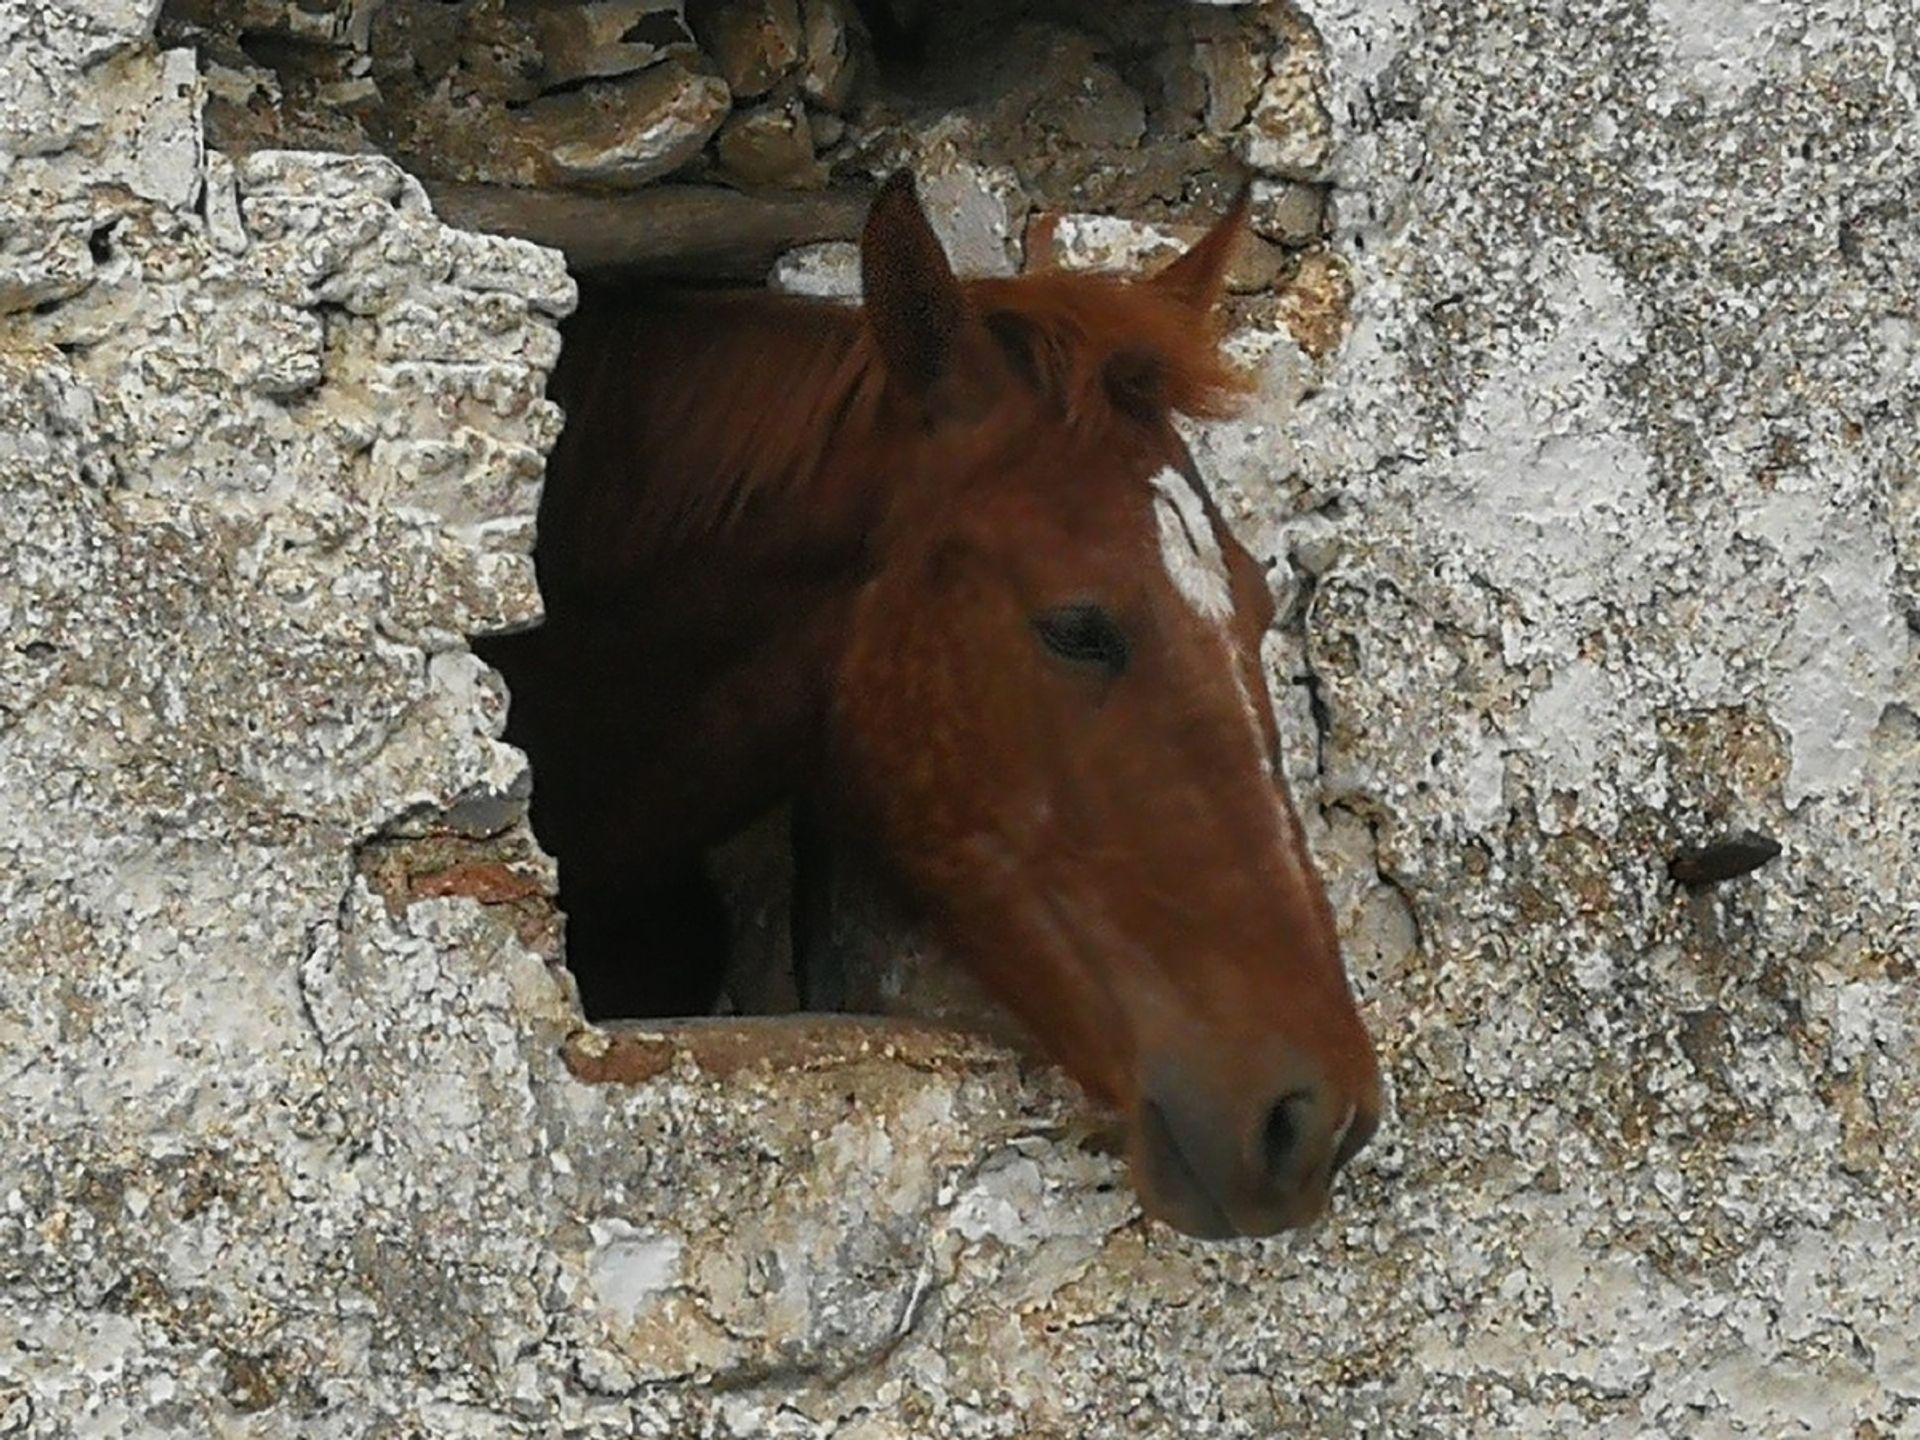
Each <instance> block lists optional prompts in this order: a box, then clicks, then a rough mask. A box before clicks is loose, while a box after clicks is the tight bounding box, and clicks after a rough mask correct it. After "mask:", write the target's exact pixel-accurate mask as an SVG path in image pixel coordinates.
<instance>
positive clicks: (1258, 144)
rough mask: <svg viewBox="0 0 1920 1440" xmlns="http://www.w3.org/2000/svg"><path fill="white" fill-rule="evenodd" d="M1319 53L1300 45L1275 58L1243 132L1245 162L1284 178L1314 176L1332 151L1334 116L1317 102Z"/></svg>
mask: <svg viewBox="0 0 1920 1440" xmlns="http://www.w3.org/2000/svg"><path fill="white" fill-rule="evenodd" d="M1322 63H1323V62H1322V58H1321V57H1320V56H1319V55H1318V54H1317V53H1316V52H1314V51H1312V50H1310V49H1308V48H1307V47H1306V46H1304V45H1290V46H1288V47H1287V49H1285V50H1284V51H1282V52H1281V53H1280V54H1279V55H1277V56H1275V57H1274V60H1273V64H1272V67H1271V69H1270V71H1269V73H1268V75H1267V81H1266V84H1264V85H1263V86H1261V88H1260V96H1259V99H1258V100H1257V101H1256V102H1255V103H1254V107H1253V118H1252V120H1251V122H1250V123H1249V124H1248V126H1247V128H1246V130H1245V131H1244V132H1243V135H1244V139H1243V140H1242V141H1241V153H1242V156H1243V158H1244V159H1245V160H1246V162H1247V164H1248V165H1250V166H1252V167H1253V168H1254V169H1255V170H1258V171H1261V172H1262V173H1263V174H1267V175H1278V176H1280V177H1282V178H1284V179H1288V180H1316V179H1318V178H1320V176H1321V174H1322V172H1324V171H1325V169H1326V167H1327V161H1328V160H1329V159H1331V158H1332V156H1333V120H1332V117H1330V116H1329V115H1328V114H1327V110H1326V106H1325V105H1324V104H1323V103H1322V101H1321V88H1322V86H1321V75H1320V67H1321V64H1322Z"/></svg>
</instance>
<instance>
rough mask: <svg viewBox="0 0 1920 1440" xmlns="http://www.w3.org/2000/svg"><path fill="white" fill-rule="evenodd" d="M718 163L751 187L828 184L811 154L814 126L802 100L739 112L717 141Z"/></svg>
mask: <svg viewBox="0 0 1920 1440" xmlns="http://www.w3.org/2000/svg"><path fill="white" fill-rule="evenodd" d="M714 152H715V154H716V155H717V156H718V157H719V160H720V167H721V168H722V169H723V170H725V171H726V172H727V174H728V175H729V176H731V177H732V178H733V179H735V180H739V181H741V182H742V183H744V184H747V185H776V186H779V187H781V188H783V189H812V188H814V187H816V186H819V185H823V184H825V183H826V172H825V171H824V170H823V169H822V168H821V167H820V165H819V163H818V162H817V161H816V160H815V159H814V158H813V127H812V126H810V125H809V124H808V123H807V112H806V107H805V106H803V105H802V104H801V103H800V102H799V101H798V100H787V101H783V102H778V103H775V104H770V105H761V106H759V107H757V108H755V109H752V110H743V111H739V112H737V113H736V114H735V115H734V116H733V117H732V118H731V119H730V120H728V121H727V123H726V124H725V125H724V126H723V127H722V128H721V131H720V138H719V140H718V141H717V142H715V145H714Z"/></svg>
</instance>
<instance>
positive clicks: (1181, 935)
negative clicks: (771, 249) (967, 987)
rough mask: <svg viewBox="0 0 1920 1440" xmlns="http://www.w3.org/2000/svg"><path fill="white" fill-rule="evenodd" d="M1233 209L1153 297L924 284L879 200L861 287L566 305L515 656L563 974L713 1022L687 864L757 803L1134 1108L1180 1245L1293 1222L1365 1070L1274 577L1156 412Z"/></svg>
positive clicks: (1352, 1113)
mask: <svg viewBox="0 0 1920 1440" xmlns="http://www.w3.org/2000/svg"><path fill="white" fill-rule="evenodd" d="M1244 208H1245V201H1244V196H1243V197H1242V200H1241V202H1240V203H1239V204H1237V205H1236V206H1235V207H1234V210H1233V212H1232V213H1231V214H1229V215H1228V216H1227V217H1226V218H1225V219H1224V220H1223V221H1221V222H1220V223H1219V224H1218V225H1216V226H1215V227H1214V228H1213V230H1212V231H1210V232H1209V233H1208V234H1207V235H1206V236H1205V237H1204V238H1203V239H1202V240H1200V241H1199V242H1198V243H1197V244H1196V245H1195V246H1194V247H1193V248H1192V249H1191V250H1189V251H1188V252H1187V253H1186V254H1185V255H1183V256H1182V257H1181V258H1180V259H1178V260H1176V261H1175V262H1174V263H1173V264H1172V265H1171V266H1170V267H1168V268H1167V269H1166V270H1165V271H1163V272H1161V274H1159V275H1158V276H1156V277H1154V278H1153V279H1151V280H1148V281H1142V282H1130V281H1124V280H1120V279H1115V278H1111V277H1102V276H1095V275H1086V274H1071V273H1064V272H1060V271H1057V270H1046V271H1042V272H1038V273H1034V274H1029V275H1025V276H1021V277H1018V278H1013V279H991V280H987V279H982V280H974V281H970V282H965V283H963V282H960V281H958V280H956V279H955V278H954V276H953V274H952V272H951V270H950V269H949V268H948V264H947V261H946V257H945V255H944V254H943V253H942V251H941V248H940V245H939V242H938V240H937V239H936V238H935V237H934V234H933V232H932V230H931V228H930V227H929V226H928V225H927V222H926V219H925V216H924V215H923V213H922V212H921V210H920V208H919V204H918V201H917V200H916V198H915V196H914V193H913V186H912V181H911V179H910V178H909V177H907V176H905V175H901V176H896V177H895V178H894V179H893V180H892V181H890V182H889V183H888V184H887V186H885V187H884V188H883V189H882V191H881V193H880V195H879V196H878V198H877V199H876V201H875V203H874V207H873V210H872V213H871V215H870V217H869V220H868V223H867V227H866V232H865V235H864V237H863V241H862V280H863V289H864V295H865V305H864V308H862V309H853V308H850V307H842V306H837V305H833V304H830V303H826V302H815V301H804V300H795V299H782V298H776V297H770V296H764V295H718V294H712V293H707V294H701V293H693V294H682V295H662V294H652V295H636V294H627V295H608V296H596V297H590V298H589V300H588V302H587V303H585V304H583V306H582V309H581V312H580V314H579V315H578V316H577V317H576V318H575V319H574V320H573V321H572V322H570V324H569V327H568V332H567V337H566V340H567V343H566V349H565V352H564V354H563V356H562V359H561V362H560V365H559V367H558V368H557V370H556V372H555V376H554V383H553V393H554V394H555V396H556V398H558V399H559V400H560V401H561V403H562V404H563V406H564V407H565V408H566V411H567V414H568V424H567V428H566V431H565V433H564V435H563V436H562V439H561V441H560V443H559V445H558V446H557V447H556V449H555V452H554V455H553V458H552V462H551V464H550V466H549V472H548V484H547V491H546V495H545V499H544V501H543V504H542V508H541V515H540V538H539V544H538V548H537V552H536V560H537V563H538V566H539V571H540V580H541V585H542V589H543V592H544V594H545V596H546V600H547V605H548V616H547V620H546V622H545V623H544V624H543V625H542V626H541V627H539V628H538V629H535V630H532V631H528V632H524V633H521V634H519V635H513V636H499V637H493V638H492V639H489V640H486V641H484V642H482V644H481V648H482V652H483V654H485V655H486V656H487V658H489V659H490V660H492V661H493V662H494V663H495V664H497V665H498V666H499V667H500V668H501V669H502V670H503V671H504V672H505V674H506V676H507V678H508V681H509V683H510V685H511V687H512V690H513V695H514V704H513V711H512V716H511V720H510V724H509V731H508V733H509V737H510V738H512V739H514V740H515V741H516V742H517V743H520V744H522V745H524V746H525V747H526V749H527V750H528V752H529V754H530V756H531V757H532V761H533V766H534V775H535V793H534V816H533V819H534V825H535V828H536V830H537V832H538V833H539V834H540V836H541V839H542V841H543V842H544V843H545V844H546V845H547V846H548V847H549V848H550V849H551V850H552V851H553V852H554V853H555V854H556V856H557V857H558V858H559V861H560V865H561V880H562V893H561V900H562V903H563V905H564V906H565V907H566V908H567V910H568V914H569V935H568V948H569V963H570V964H572V965H573V966H574V967H575V968H576V970H577V971H578V972H579V973H580V974H581V979H582V988H583V991H585V992H587V993H588V994H589V996H590V998H591V999H592V1002H593V1004H594V1005H595V1007H596V1009H597V1010H598V1011H599V1012H600V1013H614V1014H621V1013H625V1014H635V1013H656V1014H657V1013H663V1012H669V1011H674V1010H682V1011H684V1010H688V1009H699V1008H701V1007H703V1006H704V1005H707V1004H710V1003H711V1000H712V998H713V993H714V985H715V983H716V978H717V975H718V973H719V957H718V955H717V954H716V950H717V949H718V948H719V947H721V946H723V945H724V934H725V926H724V916H723V915H722V914H720V913H719V912H718V910H717V902H716V901H715V900H714V898H713V894H712V891H711V888H710V887H709V886H708V885H707V883H706V882H705V880H704V878H703V876H702V874H701V871H700V868H699V867H700V858H701V855H702V853H703V851H704V850H705V849H706V848H707V847H709V846H711V845H713V844H715V843H717V842H719V841H720V840H723V839H725V838H726V837H727V836H729V835H730V834H732V833H734V832H736V831H738V830H739V829H740V828H741V827H742V826H744V825H746V824H747V823H749V822H750V821H752V820H753V819H755V817H757V816H759V815H761V814H763V813H765V812H766V811H767V810H768V809H770V808H771V807H773V806H775V805H777V804H778V803H780V802H782V801H783V800H786V799H793V800H795V802H796V804H798V805H799V806H801V807H802V808H803V809H804V810H805V812H806V813H808V814H811V815H814V816H817V817H818V819H819V824H820V825H821V827H823V828H824V830H825V831H826V833H827V834H828V835H830V836H831V838H832V843H833V844H834V845H835V846H836V847H839V848H841V849H843V850H845V851H847V852H848V853H854V854H858V855H859V856H861V857H863V859H864V861H865V862H866V863H867V864H869V865H870V866H871V867H872V868H873V870H874V872H875V873H876V874H878V875H879V876H880V877H881V879H882V881H883V882H884V883H885V884H886V885H887V886H888V887H889V889H890V891H891V892H892V893H893V894H894V895H895V896H896V897H897V898H898V899H899V900H900V901H901V902H903V903H904V904H905V905H906V906H908V907H910V909H911V912H912V913H913V914H914V916H915V917H916V920H917V922H918V923H920V924H922V925H923V926H924V927H925V928H926V930H927V932H928V933H929V935H930V936H932V937H933V938H935V940H936V941H937V942H938V943H939V944H940V945H941V947H942V949H944V950H946V951H948V952H949V953H952V954H954V955H956V956H958V957H960V958H961V960H962V961H963V962H964V963H965V964H966V965H967V966H968V968H969V969H971V970H972V971H973V972H974V974H975V975H976V976H977V977H978V978H979V980H980V981H981V982H982V983H983V984H984V985H985V987H986V988H987V989H988V991H990V992H991V993H992V994H993V995H995V996H996V997H997V998H998V999H999V1000H1001V1001H1002V1002H1003V1003H1005V1004H1006V1005H1007V1006H1008V1008H1009V1009H1010V1010H1011V1012H1012V1013H1013V1014H1014V1015H1015V1016H1016V1017H1017V1018H1018V1019H1019V1020H1020V1021H1021V1022H1022V1023H1023V1024H1024V1025H1025V1027H1026V1028H1027V1029H1028V1030H1029V1031H1030V1032H1031V1033H1032V1034H1033V1036H1034V1037H1035V1038H1036V1041H1037V1042H1038V1043H1039V1044H1040V1045H1041V1046H1042V1047H1043V1048H1044V1049H1045V1050H1046V1051H1047V1052H1048V1053H1050V1054H1052V1055H1053V1056H1054V1057H1056V1058H1057V1059H1058V1060H1059V1061H1060V1062H1061V1063H1063V1064H1064V1065H1065V1066H1066V1067H1067V1068H1068V1069H1069V1070H1070V1071H1071V1072H1072V1073H1073V1074H1074V1075H1075V1076H1077V1077H1078V1078H1079V1079H1080V1080H1081V1082H1082V1083H1083V1084H1084V1085H1085V1086H1086V1088H1087V1089H1088V1091H1089V1092H1090V1093H1091V1094H1092V1095H1093V1096H1094V1097H1095V1098H1096V1099H1097V1100H1099V1101H1101V1102H1103V1103H1105V1104H1107V1105H1109V1106H1111V1107H1113V1108H1114V1110H1115V1111H1117V1112H1118V1114H1119V1115H1120V1116H1121V1117H1122V1118H1123V1120H1124V1122H1125V1124H1126V1127H1127V1131H1128V1135H1129V1150H1130V1156H1131V1163H1132V1172H1133V1176H1134V1180H1135V1184H1136V1187H1137V1188H1138V1190H1139V1191H1140V1193H1141V1195H1142V1198H1143V1200H1144V1202H1145V1204H1146V1206H1147V1208H1148V1209H1149V1210H1150V1211H1152V1212H1153V1213H1155V1214H1157V1215H1159V1216H1160V1217H1161V1218H1163V1219H1166V1220H1168V1221H1170V1222H1171V1223H1173V1224H1175V1225H1177V1226H1179V1227H1180V1228H1182V1229H1185V1230H1187V1231H1189V1232H1190V1233H1193V1234H1197V1235H1212V1236H1225V1235H1235V1234H1262V1233H1267V1232H1269V1231H1272V1230H1276V1229H1281V1228H1285V1227H1288V1226H1292V1225H1298V1224H1303V1223H1306V1222H1307V1221H1308V1220H1310V1219H1312V1218H1313V1217H1314V1216H1315V1215H1317V1214H1319V1213H1320V1212H1321V1210H1322V1209H1323V1208H1324V1205H1325V1203H1326V1197H1327V1193H1328V1190H1329V1187H1330V1185H1331V1182H1332V1177H1333V1175H1334V1173H1335V1172H1336V1171H1337V1170H1338V1168H1339V1166H1340V1165H1341V1164H1342V1163H1344V1162H1345V1160H1346V1159H1347V1158H1349V1157H1350V1156H1351V1155H1352V1154H1353V1152H1354V1151H1355V1150H1357V1149H1358V1148H1359V1146H1360V1145H1361V1144H1363V1143H1364V1142H1365V1140H1366V1138H1367V1136H1368V1135H1369V1134H1370V1133H1371V1132H1372V1130H1373V1128H1374V1126H1375V1125H1376V1123H1377V1120H1378V1115H1379V1107H1380V1093H1379V1073H1378V1069H1377V1064H1376V1061H1375V1058H1374V1053H1373V1049H1372V1044H1371V1041H1370V1039H1369V1038H1368V1036H1367V1033H1366V1029H1365V1027H1364V1025H1363V1024H1362V1022H1361V1020H1360V1017H1359V1015H1358V1012H1357V1010H1356V1008H1355V1006H1354V1003H1353V998H1352V995H1351V993H1350V991H1349V989H1348V986H1347V981H1346V976H1345V972H1344V968H1343V966H1342V963H1341V959H1340V954H1339V947H1338V942H1337V938H1336V936H1335V933H1334V928H1333V921H1332V915H1331V911H1330V909H1329V907H1328V905H1327V902H1326V899H1325V896H1324V894H1323V892H1322V888H1321V885H1320V881H1319V879H1318V876H1317V874H1316V873H1315V871H1314V869H1313V865H1312V862H1311V859H1310V857H1309V855H1308V853H1307V849H1306V844H1305V841H1304V838H1303V837H1302V834H1301V831H1300V827H1299V824H1298V821H1297V819H1296V817H1295V815H1294V812H1293V809H1292V805H1291V802H1290V801H1289V799H1288V798H1287V796H1286V793H1285V787H1284V784H1283V783H1282V781H1281V778H1280V776H1279V773H1278V770H1277V767H1276V764H1275V761H1274V754H1275V750H1276V728H1275V721H1274V715H1273V708H1272V705H1271V702H1270V700H1269V697H1268V693H1267V688H1266V682H1265V678H1264V674H1263V671H1262V667H1261V663H1260V658H1259V649H1260V639H1261V636H1262V635H1263V633H1264V632H1265V630H1266V629H1267V627H1268V626H1269V624H1270V623H1271V621H1272V615H1273V609H1272V601H1271V598H1270V596H1269V592H1268V590H1267V586H1266V583H1265V579H1264V575H1263V573H1262V571H1261V569H1260V567H1259V565H1258V564H1257V563H1256V562H1255V561H1254V560H1253V558H1252V557H1251V556H1249V555H1248V554H1247V552H1246V551H1245V550H1244V549H1242V548H1241V547H1240V546H1239V545H1238V544H1237V543H1236V542H1235V541H1234V540H1233V537H1232V536H1231V535H1230V534H1229V533H1228V532H1227V530H1226V527H1225V525H1224V523H1223V522H1222V520H1221V518H1220V516H1219V513H1218V511H1217V509H1216V508H1215V507H1214V506H1213V504H1212V501H1211V500H1210V499H1209V498H1208V497H1207V495H1206V493H1205V490H1204V487H1203V486H1202V485H1201V482H1200V479H1199V476H1198V474H1197V472H1196V471H1195V469H1194V466H1193V462H1192V458H1191V456H1190V455H1189V453H1188V452H1187V449H1186V447H1185V445H1184V444H1183V443H1182V441H1181V440H1180V438H1179V435H1178V432H1177V431H1176V429H1175V427H1174V425H1173V417H1174V416H1175V415H1187V416H1196V417H1204V416H1214V415H1220V414H1223V413H1225V412H1226V411H1227V410H1228V409H1229V408H1230V407H1231V405H1232V404H1233V402H1234V400H1235V399H1236V397H1237V395H1238V394H1239V393H1240V391H1241V389H1242V388H1243V387H1242V384H1241V381H1240V380H1239V378H1238V377H1237V376H1236V374H1235V373H1234V372H1233V370H1232V369H1231V367H1230V366H1229V365H1228V364H1227V363H1226V362H1225V361H1224V359H1223V358H1222V356H1221V353H1220V349H1219V335H1218V328H1217V325H1216V322H1215V312H1216V310H1217V305H1218V300H1219V297H1220V291H1221V286H1222V274H1223V271H1224V268H1225V264H1226V258H1227V254H1228V251H1229V249H1230V248H1231V246H1232V245H1233V243H1234V241H1235V240H1236V238H1237V234H1238V231H1239V228H1240V226H1241V224H1242V223H1243V218H1244Z"/></svg>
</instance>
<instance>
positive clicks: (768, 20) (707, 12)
mask: <svg viewBox="0 0 1920 1440" xmlns="http://www.w3.org/2000/svg"><path fill="white" fill-rule="evenodd" d="M687 23H688V24H690V25H691V26H692V27H693V33H694V36H695V37H696V38H697V39H698V40H699V41H700V47H701V48H702V49H703V50H705V51H706V52H707V54H708V55H709V56H710V57H712V59H713V63H714V64H715V65H717V66H719V67H720V74H721V75H722V77H724V78H725V80H726V82H727V85H728V87H729V88H730V89H731V90H732V91H733V93H734V94H735V95H737V96H739V97H740V98H742V99H747V100H751V99H753V98H754V97H755V96H758V95H764V94H766V93H767V92H768V91H769V90H771V89H772V88H773V87H774V84H775V82H776V81H778V80H780V79H781V78H782V77H783V76H785V75H786V74H788V73H789V72H790V71H792V70H793V69H794V67H795V66H797V65H798V64H799V63H800V60H801V56H802V55H803V53H804V49H805V42H804V39H803V36H802V32H801V26H800V8H799V5H798V4H797V3H796V0H694V3H693V4H691V5H689V6H688V7H687Z"/></svg>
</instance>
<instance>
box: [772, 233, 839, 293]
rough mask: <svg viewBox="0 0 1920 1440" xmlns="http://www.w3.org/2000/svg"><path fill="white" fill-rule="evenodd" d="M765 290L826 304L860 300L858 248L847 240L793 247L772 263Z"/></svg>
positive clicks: (826, 241) (824, 241) (825, 241)
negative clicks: (803, 297) (814, 297)
mask: <svg viewBox="0 0 1920 1440" xmlns="http://www.w3.org/2000/svg"><path fill="white" fill-rule="evenodd" d="M767 288H768V289H769V290H778V291H780V292H781V293H782V294H785V295H815V296H819V297H820V298H822V299H828V300H846V301H853V300H858V299H859V298H860V247H859V246H858V245H855V244H854V243H853V242H852V241H850V240H823V241H821V242H820V243H819V244H816V245H796V246H794V248H793V249H791V250H789V251H787V253H786V254H784V255H782V256H781V257H780V258H779V259H778V260H776V261H774V262H773V270H772V271H771V272H770V273H769V274H768V276H767Z"/></svg>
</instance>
